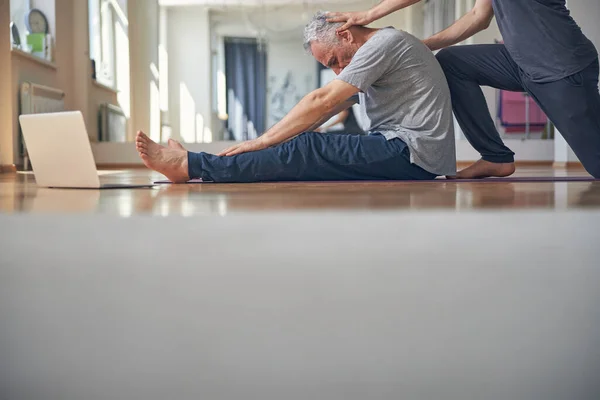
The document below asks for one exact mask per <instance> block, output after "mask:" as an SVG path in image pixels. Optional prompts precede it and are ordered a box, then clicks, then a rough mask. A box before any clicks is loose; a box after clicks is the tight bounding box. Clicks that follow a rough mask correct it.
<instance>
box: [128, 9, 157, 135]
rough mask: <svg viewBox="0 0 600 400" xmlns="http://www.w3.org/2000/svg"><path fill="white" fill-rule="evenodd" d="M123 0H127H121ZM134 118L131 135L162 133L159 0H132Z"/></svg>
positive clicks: (131, 32)
mask: <svg viewBox="0 0 600 400" xmlns="http://www.w3.org/2000/svg"><path fill="white" fill-rule="evenodd" d="M121 1H123V0H121ZM128 11H129V40H130V46H129V52H130V64H131V74H130V79H131V89H132V90H131V119H130V121H129V137H130V138H132V137H133V134H134V132H135V131H137V130H142V131H144V132H146V133H148V134H149V135H150V136H151V137H152V138H153V139H157V140H158V139H159V137H160V105H159V98H158V97H159V95H158V94H159V93H158V85H159V77H158V76H155V75H156V72H157V71H159V68H158V66H159V59H158V36H159V35H158V34H159V32H158V12H159V7H158V3H157V2H156V1H148V0H129V4H128Z"/></svg>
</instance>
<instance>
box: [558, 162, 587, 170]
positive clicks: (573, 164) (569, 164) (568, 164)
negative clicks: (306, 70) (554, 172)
mask: <svg viewBox="0 0 600 400" xmlns="http://www.w3.org/2000/svg"><path fill="white" fill-rule="evenodd" d="M552 167H553V168H561V169H585V168H583V164H581V163H580V162H579V161H556V162H554V163H553V164H552Z"/></svg>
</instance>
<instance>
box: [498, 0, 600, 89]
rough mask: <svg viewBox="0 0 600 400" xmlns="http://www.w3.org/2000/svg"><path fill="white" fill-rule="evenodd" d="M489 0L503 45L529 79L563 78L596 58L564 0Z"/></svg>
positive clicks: (537, 80) (544, 80)
mask: <svg viewBox="0 0 600 400" xmlns="http://www.w3.org/2000/svg"><path fill="white" fill-rule="evenodd" d="M596 1H598V0H596ZM492 4H493V5H494V14H495V15H496V20H497V21H498V28H500V33H502V38H503V39H504V44H505V45H506V49H507V50H508V52H509V53H510V55H511V56H512V58H513V59H514V60H515V62H516V63H517V65H518V66H519V67H520V68H521V69H522V70H523V71H524V72H525V75H527V76H528V77H529V79H531V80H532V81H534V82H539V83H544V82H553V81H557V80H560V79H563V78H565V77H567V76H569V75H573V74H575V73H577V72H579V71H581V70H583V69H584V68H585V67H587V66H588V65H590V64H591V63H592V62H593V61H594V60H595V59H596V58H598V53H597V51H596V48H595V47H594V45H593V44H592V42H591V41H590V40H589V39H588V38H587V37H586V36H585V35H584V34H583V32H582V31H581V28H580V27H579V26H578V25H577V23H576V22H575V20H573V18H572V17H571V14H570V13H569V10H568V9H567V7H566V6H565V0H525V1H524V0H493V3H492Z"/></svg>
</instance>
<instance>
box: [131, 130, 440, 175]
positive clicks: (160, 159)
mask: <svg viewBox="0 0 600 400" xmlns="http://www.w3.org/2000/svg"><path fill="white" fill-rule="evenodd" d="M137 143H138V151H139V152H140V155H141V156H142V159H143V160H144V163H145V164H146V166H148V167H149V168H151V169H154V170H156V171H158V172H160V173H162V174H164V175H166V176H167V177H168V178H169V179H171V180H172V181H174V182H184V181H186V180H189V178H202V179H204V180H207V181H214V182H266V181H303V180H304V181H321V180H384V179H390V180H391V179H398V180H400V179H405V180H406V179H433V178H435V174H432V173H430V172H427V171H425V170H424V169H422V168H421V167H419V166H417V165H414V164H412V163H411V162H410V154H409V152H408V148H407V147H406V145H405V144H404V142H402V141H401V140H400V139H393V140H389V141H388V140H386V139H385V137H383V136H381V135H370V136H359V135H323V134H319V133H314V132H308V133H304V134H302V135H300V136H298V137H296V138H294V139H292V140H291V141H289V142H286V143H283V144H281V145H278V146H275V147H271V148H268V149H264V150H260V151H254V152H248V153H243V154H238V155H235V156H229V157H221V156H216V155H212V154H207V153H192V152H186V151H185V149H184V148H183V147H182V146H181V144H179V143H177V142H175V141H169V145H168V147H164V146H160V145H158V144H156V143H154V142H152V141H151V140H150V139H149V138H148V137H147V136H146V135H144V134H143V133H139V134H138V140H137ZM182 156H185V157H187V163H183V162H182V160H181V157H182ZM171 164H172V165H171ZM186 167H187V172H186V171H183V169H184V168H186Z"/></svg>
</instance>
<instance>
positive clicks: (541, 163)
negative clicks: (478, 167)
mask: <svg viewBox="0 0 600 400" xmlns="http://www.w3.org/2000/svg"><path fill="white" fill-rule="evenodd" d="M474 162H475V161H458V162H457V163H456V166H457V167H458V168H466V167H468V166H470V165H471V164H473V163H474ZM515 166H516V167H552V166H553V164H552V161H550V160H548V161H539V160H520V161H515Z"/></svg>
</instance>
